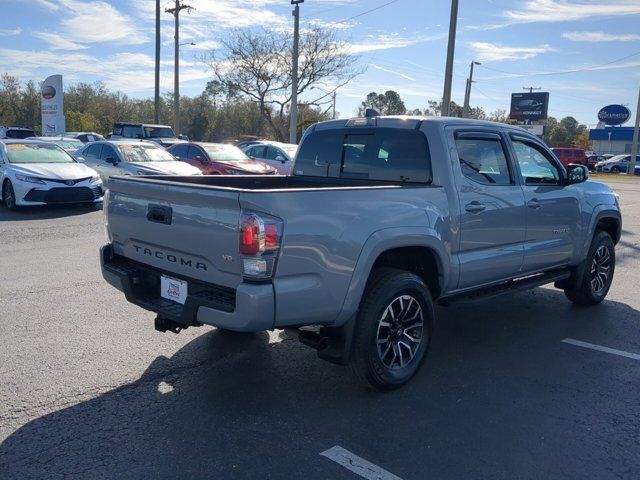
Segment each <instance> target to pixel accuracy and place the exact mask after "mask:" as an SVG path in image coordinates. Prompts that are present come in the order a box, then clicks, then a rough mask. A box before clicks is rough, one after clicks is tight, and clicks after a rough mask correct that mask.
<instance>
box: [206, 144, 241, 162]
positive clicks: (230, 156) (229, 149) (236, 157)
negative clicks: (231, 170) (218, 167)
mask: <svg viewBox="0 0 640 480" xmlns="http://www.w3.org/2000/svg"><path fill="white" fill-rule="evenodd" d="M202 148H204V150H205V152H207V154H208V155H209V158H210V159H211V161H212V162H234V163H241V162H247V161H251V159H250V158H249V157H247V156H246V155H245V154H244V152H243V151H242V150H240V149H239V148H238V147H234V146H233V145H203V146H202Z"/></svg>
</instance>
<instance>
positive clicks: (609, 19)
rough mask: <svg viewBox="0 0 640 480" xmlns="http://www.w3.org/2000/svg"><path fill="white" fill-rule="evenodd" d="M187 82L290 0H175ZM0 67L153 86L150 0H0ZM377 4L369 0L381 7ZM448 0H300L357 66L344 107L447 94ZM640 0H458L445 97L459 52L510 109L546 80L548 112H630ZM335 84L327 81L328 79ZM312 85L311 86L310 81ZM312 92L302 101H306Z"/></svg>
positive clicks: (167, 38)
mask: <svg viewBox="0 0 640 480" xmlns="http://www.w3.org/2000/svg"><path fill="white" fill-rule="evenodd" d="M185 3H187V4H188V5H191V6H193V7H194V9H193V10H192V11H191V13H190V14H187V13H186V12H183V14H182V16H181V28H180V36H181V41H183V42H187V43H189V42H193V43H195V44H196V45H195V46H194V45H184V46H182V47H181V54H180V62H181V82H180V88H181V93H182V94H183V95H197V94H199V93H200V92H202V90H203V89H204V87H205V85H206V83H207V81H208V80H211V79H212V73H211V70H210V67H209V66H207V65H206V64H205V63H204V62H203V61H202V60H200V59H201V58H202V57H203V55H206V54H207V53H208V52H210V51H212V50H214V49H215V48H217V47H218V46H219V41H220V40H221V39H224V38H225V37H226V36H228V35H229V34H230V33H231V32H232V31H233V30H234V29H254V28H263V27H266V28H274V29H293V17H292V16H291V10H292V7H291V5H290V2H289V1H288V0H185ZM172 4H173V1H167V0H162V2H161V5H162V10H163V13H162V25H161V29H162V47H161V89H162V91H172V90H173V35H174V30H173V28H174V26H173V16H172V15H170V14H169V13H164V9H165V8H169V7H171V6H172ZM2 5H3V14H2V16H0V72H2V73H9V74H11V75H15V76H18V77H19V78H20V79H21V80H23V81H27V80H36V81H41V80H44V78H45V77H47V76H48V75H52V74H62V75H63V76H64V81H65V84H66V85H68V84H70V83H75V82H80V81H82V82H95V81H101V82H104V83H105V84H106V85H107V86H108V87H109V88H110V89H113V90H119V91H122V92H124V93H126V94H127V95H129V96H132V97H151V96H153V88H154V72H153V69H154V51H155V47H154V41H155V40H154V28H155V1H154V0H85V1H80V0H2ZM378 7H379V8H378ZM449 14H450V2H448V1H445V0H395V1H390V0H306V1H305V2H304V3H303V4H301V22H302V23H301V25H302V28H305V27H309V26H311V25H317V26H320V27H321V28H325V29H335V30H336V34H337V35H338V36H339V38H341V39H342V40H344V41H345V42H347V43H348V44H349V50H350V51H351V52H352V53H353V54H354V62H357V64H358V65H359V66H361V67H363V68H366V70H365V72H364V73H363V74H362V75H360V76H359V77H357V78H356V79H354V80H353V81H352V82H351V83H350V84H348V85H346V86H344V87H341V88H340V89H339V90H338V91H337V110H338V112H339V115H340V116H341V117H350V116H354V115H355V113H356V110H357V107H358V105H359V104H360V103H361V102H362V101H363V100H364V98H365V97H366V95H367V94H368V93H369V92H372V91H375V92H378V93H382V92H384V91H386V90H396V91H397V92H398V93H399V94H400V95H401V97H402V99H403V100H404V102H405V104H406V106H407V107H408V108H425V107H426V106H427V102H428V101H429V100H439V99H441V98H442V94H443V82H444V70H445V62H446V51H447V36H448V29H449ZM639 24H640V0H608V1H606V2H604V1H602V0H599V1H592V0H502V1H501V0H460V6H459V18H458V32H457V40H456V50H455V64H454V77H453V91H452V100H453V101H455V102H457V103H459V104H462V102H463V99H464V89H465V81H466V78H467V76H468V73H469V64H470V63H471V62H472V61H478V62H480V63H481V65H480V66H477V67H476V68H475V73H474V80H475V81H476V83H474V85H473V92H472V97H471V105H472V106H479V107H482V108H483V109H484V110H485V111H486V112H487V113H489V112H492V111H495V110H496V109H508V108H509V99H510V94H511V93H512V92H520V91H522V89H523V87H540V88H541V89H542V91H548V92H549V93H550V103H549V115H553V116H555V117H558V118H562V117H565V116H568V115H571V116H574V117H575V118H577V119H578V120H579V121H580V122H582V123H585V124H587V125H589V126H595V125H596V124H597V112H598V110H599V109H600V108H602V107H603V106H605V105H608V104H612V103H620V104H623V105H627V106H628V107H629V108H630V109H631V110H632V112H634V111H635V107H636V102H637V98H638V88H639V87H640V29H638V25H639ZM331 87H332V86H331V85H324V88H327V89H331ZM311 93H315V92H311ZM313 99H314V98H312V97H306V98H302V99H301V101H310V100H313Z"/></svg>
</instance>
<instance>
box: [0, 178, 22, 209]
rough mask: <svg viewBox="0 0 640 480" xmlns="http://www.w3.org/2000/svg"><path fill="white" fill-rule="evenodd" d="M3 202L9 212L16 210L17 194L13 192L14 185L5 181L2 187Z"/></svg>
mask: <svg viewBox="0 0 640 480" xmlns="http://www.w3.org/2000/svg"><path fill="white" fill-rule="evenodd" d="M2 202H3V203H4V206H5V208H6V209H7V210H15V209H16V208H18V207H17V205H16V193H15V192H14V190H13V185H11V181H9V180H5V182H4V185H3V186H2Z"/></svg>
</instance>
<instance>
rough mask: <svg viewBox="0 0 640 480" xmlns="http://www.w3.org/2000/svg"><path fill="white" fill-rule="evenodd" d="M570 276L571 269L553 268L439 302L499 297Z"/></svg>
mask: <svg viewBox="0 0 640 480" xmlns="http://www.w3.org/2000/svg"><path fill="white" fill-rule="evenodd" d="M570 276H571V270H569V269H560V270H551V271H549V272H545V273H540V274H538V275H531V276H530V277H524V278H519V279H515V280H509V281H508V282H504V283H500V284H498V285H492V286H490V287H485V288H481V289H478V290H472V291H469V292H462V293H458V294H454V295H451V296H449V297H442V298H440V299H439V300H438V304H440V305H450V304H452V303H467V302H474V301H476V300H485V299H487V298H492V297H497V296H498V295H502V294H505V293H514V292H520V291H523V290H531V289H532V288H536V287H539V286H541V285H546V284H547V283H553V282H559V281H561V280H566V279H568V278H569V277H570Z"/></svg>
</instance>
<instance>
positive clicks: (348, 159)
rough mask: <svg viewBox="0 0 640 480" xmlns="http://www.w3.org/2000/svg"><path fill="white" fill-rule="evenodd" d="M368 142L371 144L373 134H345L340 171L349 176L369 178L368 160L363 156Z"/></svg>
mask: <svg viewBox="0 0 640 480" xmlns="http://www.w3.org/2000/svg"><path fill="white" fill-rule="evenodd" d="M368 143H369V144H373V135H345V139H344V143H343V144H342V172H341V173H343V174H344V175H345V176H347V177H349V178H365V179H366V178H369V162H368V161H367V159H366V158H365V149H366V146H367V144H368Z"/></svg>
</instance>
